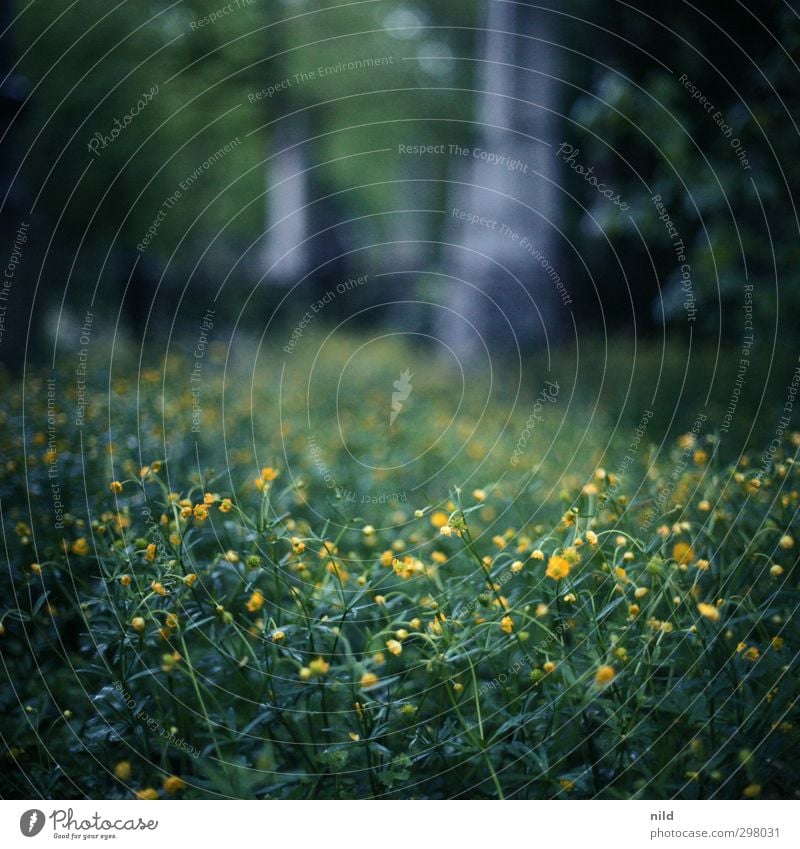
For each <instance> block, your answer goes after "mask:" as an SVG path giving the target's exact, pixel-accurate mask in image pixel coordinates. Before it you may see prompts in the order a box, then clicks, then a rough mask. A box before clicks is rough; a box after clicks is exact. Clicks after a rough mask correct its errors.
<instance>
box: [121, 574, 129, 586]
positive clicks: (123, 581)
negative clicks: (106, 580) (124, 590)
mask: <svg viewBox="0 0 800 849" xmlns="http://www.w3.org/2000/svg"><path fill="white" fill-rule="evenodd" d="M119 582H120V584H121V585H122V586H123V587H129V586H130V585H131V576H130V575H120V576H119Z"/></svg>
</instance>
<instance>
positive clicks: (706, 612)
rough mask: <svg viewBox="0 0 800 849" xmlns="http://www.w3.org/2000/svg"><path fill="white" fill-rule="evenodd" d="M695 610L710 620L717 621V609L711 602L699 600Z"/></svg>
mask: <svg viewBox="0 0 800 849" xmlns="http://www.w3.org/2000/svg"><path fill="white" fill-rule="evenodd" d="M697 610H698V611H699V612H700V615H701V616H705V617H706V619H709V620H711V621H712V622H717V621H719V610H717V608H716V607H715V606H714V605H713V604H705V603H704V602H700V604H698V605H697Z"/></svg>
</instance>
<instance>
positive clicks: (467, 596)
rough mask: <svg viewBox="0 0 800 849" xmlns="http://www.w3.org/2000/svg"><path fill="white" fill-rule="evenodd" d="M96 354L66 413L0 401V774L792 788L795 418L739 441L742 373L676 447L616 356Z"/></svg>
mask: <svg viewBox="0 0 800 849" xmlns="http://www.w3.org/2000/svg"><path fill="white" fill-rule="evenodd" d="M92 344H97V348H96V349H94V350H93V351H92V355H93V357H94V358H95V362H94V366H95V367H94V369H93V370H92V369H90V374H92V378H91V380H90V384H89V387H88V389H87V396H86V398H87V402H88V403H87V408H86V419H85V423H84V424H83V426H82V427H78V426H76V424H75V409H76V407H75V404H76V395H75V392H76V386H75V378H74V369H70V368H68V367H67V366H65V367H64V368H63V370H60V371H58V372H57V373H56V374H55V376H54V380H55V382H54V383H53V384H51V386H52V387H53V398H52V399H51V407H50V409H49V411H48V397H47V392H48V383H47V373H46V372H42V373H41V374H36V373H34V374H33V375H31V376H29V378H28V381H27V384H26V387H25V394H24V409H23V402H22V399H23V396H22V393H21V392H20V391H18V390H19V386H17V385H16V384H13V382H11V381H10V379H6V385H5V386H4V388H3V392H2V401H0V424H2V425H3V428H2V434H0V452H2V453H1V456H0V461H1V462H0V499H2V501H1V502H0V506H1V507H2V516H1V517H0V519H1V520H2V526H3V529H4V540H5V551H6V554H7V559H8V564H9V566H8V568H7V569H4V570H3V572H2V577H1V578H0V588H1V589H2V595H0V621H1V622H2V636H0V657H1V659H2V675H3V679H4V680H3V685H2V690H0V715H1V716H2V720H0V723H1V724H0V728H1V729H2V742H3V746H4V752H3V759H4V761H3V767H2V769H1V770H0V795H3V796H5V797H9V796H24V797H32V796H37V795H42V796H49V797H57V798H61V797H77V796H84V795H87V796H90V797H94V798H130V797H132V796H133V795H135V794H136V793H142V792H144V794H145V795H146V796H152V795H156V794H157V795H159V796H162V797H169V796H182V797H184V798H201V797H202V798H219V797H226V796H230V797H237V798H320V797H331V798H352V797H356V798H363V797H390V798H410V797H413V798H450V797H457V796H464V797H477V798H483V797H486V798H495V797H504V798H550V797H573V798H574V797H584V798H585V797H594V796H600V797H608V798H632V797H641V798H668V797H680V798H708V797H712V796H716V797H723V798H727V797H730V798H740V797H743V796H745V797H753V796H756V795H760V796H761V797H784V796H787V795H788V796H792V797H796V796H797V791H798V787H797V782H796V777H795V773H796V771H795V770H794V766H793V764H792V763H791V759H790V758H789V757H788V756H787V754H786V753H787V752H789V751H790V750H791V749H792V748H796V747H797V743H798V728H797V721H798V717H797V705H796V699H797V687H796V683H795V682H796V680H797V672H798V670H797V660H796V658H797V646H798V643H799V642H800V641H799V640H798V637H799V636H800V635H798V627H797V618H796V609H797V604H798V580H797V577H798V576H797V565H796V560H797V545H796V543H795V539H794V535H795V531H794V528H795V526H796V517H797V510H798V482H797V471H796V467H795V465H794V463H793V458H794V457H795V455H796V453H797V450H798V445H799V444H800V436H798V435H797V434H787V435H786V439H785V441H784V443H783V444H782V446H781V448H780V449H779V451H778V452H777V454H776V455H775V458H774V461H773V462H772V463H771V464H768V467H767V469H766V471H765V470H763V469H762V458H761V456H760V452H754V453H753V454H752V455H751V456H750V457H749V459H748V457H747V456H743V457H739V456H738V450H732V447H731V445H732V443H731V440H730V439H727V440H726V439H725V438H720V437H721V434H720V433H719V429H718V427H717V424H716V423H717V422H718V421H719V419H718V412H714V410H717V411H718V410H719V409H724V406H725V403H726V401H727V397H726V396H727V392H728V390H729V388H730V375H727V376H726V375H725V374H723V375H722V377H717V378H716V379H717V381H718V385H720V386H721V387H722V388H720V389H719V391H718V392H717V393H716V395H715V398H716V402H715V403H717V407H714V406H713V405H712V407H711V408H709V413H708V417H707V418H706V419H705V420H702V421H699V422H698V426H697V427H696V431H697V433H696V434H694V435H693V436H687V432H690V431H691V429H692V426H693V423H694V422H695V421H696V419H697V416H698V413H700V411H701V410H702V409H703V408H702V406H701V405H700V404H699V399H700V398H701V397H702V395H703V392H704V390H705V389H707V386H708V381H706V380H705V378H704V376H703V375H702V372H701V370H700V368H701V367H700V366H699V365H698V366H697V367H696V368H695V366H694V364H693V370H692V380H690V381H687V380H686V378H685V373H684V365H685V362H686V361H685V360H682V359H681V356H680V354H677V353H676V354H674V355H673V356H674V361H668V362H666V363H664V364H663V368H662V363H661V361H660V355H653V354H652V353H650V354H648V353H645V354H642V353H641V352H640V353H639V355H637V359H636V360H635V361H634V360H632V359H631V357H630V352H629V351H627V350H626V349H625V346H624V344H623V343H620V344H619V345H617V346H615V347H614V348H613V349H612V350H610V351H609V354H608V358H605V357H604V356H603V353H602V351H599V352H598V351H597V350H595V351H588V353H585V354H584V356H583V360H581V362H580V363H579V362H577V361H576V360H575V358H574V357H572V358H568V357H566V356H565V355H559V356H558V357H556V358H554V359H553V360H552V361H551V362H549V363H548V361H547V358H546V356H545V355H544V354H543V355H541V356H540V357H539V358H538V359H537V360H536V361H533V362H530V363H528V364H527V366H526V380H525V381H524V382H523V384H522V385H521V386H518V383H519V381H518V379H517V377H516V375H515V374H514V372H513V369H512V368H509V369H507V370H506V371H504V372H502V373H500V374H495V375H494V378H493V380H492V381H491V382H490V381H489V380H488V378H487V376H486V374H485V373H484V372H483V371H482V370H476V371H475V372H474V373H467V374H466V375H465V376H464V377H463V379H462V376H461V374H459V373H458V372H452V371H450V370H448V368H447V367H446V366H445V365H443V364H441V363H437V362H436V361H433V360H432V359H431V358H430V357H429V356H427V355H426V354H424V353H421V352H414V351H413V350H410V349H407V348H405V347H403V346H401V345H398V344H394V343H389V342H387V343H385V344H382V345H378V344H376V343H372V344H371V345H369V346H367V347H366V348H363V349H361V350H360V351H358V348H359V345H360V344H361V343H360V342H359V341H358V340H345V341H344V342H342V341H333V342H330V343H327V344H326V345H324V346H322V353H321V355H320V357H319V358H318V359H317V360H316V361H313V360H312V357H311V355H310V354H306V353H304V351H305V350H311V349H312V348H313V347H314V346H311V345H307V346H304V348H303V351H298V353H297V354H296V355H295V354H293V355H292V356H291V357H280V356H278V355H277V354H276V353H275V351H272V350H271V349H270V350H261V351H257V350H255V349H252V348H247V347H244V348H243V349H242V350H239V351H233V352H231V354H230V359H226V357H227V356H228V355H227V354H226V352H225V351H224V350H223V349H222V348H221V347H219V346H217V347H214V346H212V347H211V348H210V349H209V350H208V352H207V354H206V356H205V357H204V359H203V362H202V368H201V369H200V378H199V383H197V384H192V382H191V379H190V378H191V375H192V371H193V369H194V367H195V366H194V362H193V360H190V359H189V358H188V357H187V355H186V354H184V353H178V354H172V355H170V356H169V357H167V358H166V359H165V360H164V363H165V364H164V366H163V367H158V368H151V367H149V365H145V366H144V367H142V368H141V370H140V368H139V363H138V362H137V360H136V359H135V356H134V354H133V353H132V352H131V351H129V350H126V349H125V348H124V347H123V349H122V350H121V351H120V350H117V351H115V354H114V356H115V360H114V367H113V369H112V370H111V375H110V377H109V375H108V373H107V372H101V370H100V369H99V368H98V365H99V362H100V357H101V353H100V352H101V347H100V342H99V340H98V342H97V343H95V342H93V343H92ZM189 348H190V346H189V345H188V344H187V345H185V346H182V350H184V351H185V350H188V349H189ZM279 348H280V345H276V346H275V349H276V351H277V350H279ZM354 351H355V352H357V353H356V354H355V355H354ZM104 353H105V354H106V355H107V354H108V351H104ZM66 359H68V358H66ZM106 359H108V356H106ZM625 363H627V364H628V365H627V366H626V365H625ZM631 363H635V365H634V366H631ZM729 364H730V360H729V359H728V360H726V362H725V365H724V368H728V371H730V365H729ZM578 367H579V368H578ZM724 368H723V371H724ZM404 369H409V370H410V372H411V373H412V378H411V383H412V387H413V388H412V390H411V393H410V394H409V396H408V398H407V399H406V400H405V401H403V402H402V404H403V406H402V408H401V410H400V412H399V413H398V415H397V418H396V421H395V423H394V425H393V426H392V427H390V426H389V415H390V411H391V409H392V408H391V395H392V391H393V382H394V381H396V380H398V378H399V376H400V372H401V371H402V370H404ZM626 369H627V370H626ZM659 369H662V370H661V372H660V374H661V378H659V379H660V380H661V381H662V385H661V389H660V390H659V391H660V392H661V395H660V396H659V397H658V398H657V399H656V403H655V404H654V405H653V406H652V409H653V415H652V417H650V418H645V422H646V427H645V428H644V429H643V431H641V432H637V431H636V427H637V425H639V424H640V422H641V421H642V419H643V417H644V416H645V414H646V413H647V411H648V410H649V409H651V404H652V403H653V402H652V391H651V390H652V389H653V387H654V386H655V384H656V382H657V375H659ZM576 373H579V374H580V375H581V382H580V384H577V383H576V381H575V378H574V375H575V374H576ZM734 373H735V370H734ZM603 375H606V378H605V379H604V377H603ZM548 380H549V381H551V382H555V383H557V384H558V391H557V392H555V391H554V389H553V383H551V384H549V385H550V387H551V393H552V394H551V395H550V398H549V400H548V399H545V400H541V396H540V393H541V392H542V391H543V389H545V388H546V387H547V386H548V384H547V383H546V381H548ZM726 381H727V382H726ZM195 385H199V387H200V395H199V398H200V401H201V403H200V406H201V408H202V412H201V413H200V415H199V416H198V417H195V418H194V419H193V417H192V394H191V390H192V387H193V386H195ZM665 397H666V398H667V399H668V400H667V401H665V400H664V399H665ZM537 399H539V407H537V406H536V404H537ZM720 405H721V406H720ZM676 406H677V407H678V409H679V415H678V416H677V418H675V419H674V421H673V415H672V413H673V411H674V410H675V408H676ZM751 409H752V408H751ZM740 412H741V414H742V416H743V415H744V412H743V411H740ZM48 413H50V414H51V417H50V420H49V421H48ZM532 414H535V416H538V417H539V419H540V420H539V419H537V418H535V417H534V418H530V417H531V416H532ZM748 415H749V414H748ZM740 418H741V416H740ZM193 421H194V422H195V423H198V424H199V431H198V432H196V433H193V432H192V430H191V426H192V423H193ZM529 424H532V426H530V427H528V433H527V435H525V431H526V426H527V425H529ZM747 424H748V425H749V422H748V423H747ZM762 424H763V423H762ZM49 425H52V428H49ZM771 425H772V423H771V422H770V421H768V422H767V423H766V424H765V425H763V430H764V432H769V431H770V429H771ZM681 434H683V435H682V436H681ZM745 437H746V431H745V434H744V435H743V436H742V438H741V440H740V442H741V443H744V442H745V441H746V439H745ZM51 440H52V441H51ZM734 444H735V445H737V446H738V444H739V443H734ZM634 446H635V447H634ZM515 452H516V454H515ZM726 458H729V459H731V460H733V461H735V465H733V464H731V463H729V462H728V461H727V459H726ZM262 469H272V470H274V471H275V472H277V476H276V477H274V479H272V480H270V478H272V477H273V474H272V472H270V471H265V472H263V473H262V471H261V470H262ZM257 480H258V481H259V484H258V485H256V481H257ZM112 481H118V482H120V484H121V489H120V488H119V487H115V489H120V491H112V488H111V487H110V484H111V482H112ZM54 484H55V485H57V487H58V490H57V498H56V494H55V491H54V490H53V485H54ZM476 490H477V492H475V491H476ZM206 499H207V500H208V501H209V502H210V503H209V504H208V505H205V504H204V501H205V500H206ZM224 499H229V500H230V509H228V506H229V504H228V501H225V500H224ZM54 500H58V501H60V502H61V503H62V504H63V514H62V513H61V512H60V508H59V509H57V507H56V505H55V504H54ZM205 507H207V516H206V515H205V514H206V510H205V509H204V508H205ZM61 520H63V521H61ZM58 524H63V528H61V527H58V526H57V525H58ZM443 524H444V528H445V532H444V533H442V531H441V527H440V526H442V525H443ZM365 526H366V527H365ZM34 564H36V565H35V566H34ZM559 570H561V572H568V574H566V575H565V576H564V577H562V578H560V579H559V580H556V579H555V577H549V576H548V574H547V573H548V571H549V572H550V574H551V575H553V576H554V575H555V574H556V573H558V572H559ZM191 576H195V577H191ZM115 770H116V774H115ZM170 776H174V777H175V778H173V779H170ZM177 779H179V780H177ZM165 780H166V784H165Z"/></svg>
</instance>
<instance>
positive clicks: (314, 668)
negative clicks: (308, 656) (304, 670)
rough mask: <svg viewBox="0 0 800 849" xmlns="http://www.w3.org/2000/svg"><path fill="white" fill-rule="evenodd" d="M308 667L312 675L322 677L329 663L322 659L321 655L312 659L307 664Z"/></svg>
mask: <svg viewBox="0 0 800 849" xmlns="http://www.w3.org/2000/svg"><path fill="white" fill-rule="evenodd" d="M308 668H309V670H310V671H311V674H312V675H314V676H315V677H317V678H322V677H323V676H324V675H327V674H328V672H329V670H330V668H331V665H330V663H328V661H327V660H323V659H322V658H321V657H318V658H317V659H316V660H312V661H311V663H309V664H308Z"/></svg>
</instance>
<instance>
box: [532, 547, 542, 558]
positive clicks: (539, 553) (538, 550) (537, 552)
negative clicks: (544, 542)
mask: <svg viewBox="0 0 800 849" xmlns="http://www.w3.org/2000/svg"><path fill="white" fill-rule="evenodd" d="M531 559H532V560H544V552H543V551H542V550H541V548H536V549H534V550H533V552H532V553H531Z"/></svg>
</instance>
